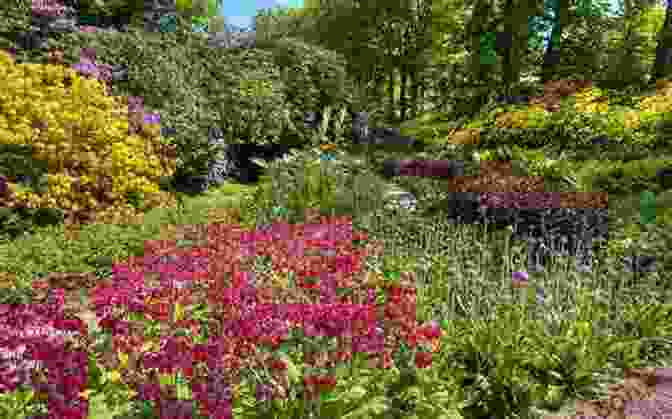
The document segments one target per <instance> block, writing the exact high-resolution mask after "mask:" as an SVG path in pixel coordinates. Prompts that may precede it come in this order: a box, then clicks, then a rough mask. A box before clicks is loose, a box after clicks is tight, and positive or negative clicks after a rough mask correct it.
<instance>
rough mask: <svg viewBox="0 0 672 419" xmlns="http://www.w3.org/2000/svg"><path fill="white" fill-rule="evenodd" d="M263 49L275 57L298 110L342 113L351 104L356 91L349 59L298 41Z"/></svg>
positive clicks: (279, 41)
mask: <svg viewBox="0 0 672 419" xmlns="http://www.w3.org/2000/svg"><path fill="white" fill-rule="evenodd" d="M259 48H261V49H264V50H268V51H269V52H270V53H271V54H272V57H273V61H274V63H275V65H277V66H278V67H279V68H280V71H281V74H282V79H283V81H284V84H285V86H286V95H287V102H288V103H290V104H291V105H292V106H293V107H294V109H298V110H301V111H309V110H318V109H324V108H325V107H326V106H331V107H332V108H333V109H340V108H341V107H343V106H347V105H349V104H350V103H351V100H352V96H351V95H352V91H353V90H354V88H353V85H352V81H351V80H349V78H348V74H347V72H346V62H345V59H344V58H343V57H342V56H340V55H338V54H337V53H335V52H332V51H329V50H326V49H324V48H322V47H318V46H315V45H311V44H309V43H307V42H304V41H301V40H299V39H296V38H292V39H290V38H283V39H277V40H269V41H263V42H260V43H259Z"/></svg>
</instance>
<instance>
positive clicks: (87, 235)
mask: <svg viewBox="0 0 672 419" xmlns="http://www.w3.org/2000/svg"><path fill="white" fill-rule="evenodd" d="M418 182H419V183H423V184H427V185H428V186H427V187H429V188H432V187H433V188H436V189H439V188H440V183H437V182H438V181H432V180H424V179H421V180H418ZM432 185H434V186H432ZM254 190H255V187H242V186H239V185H233V184H227V185H225V186H224V187H222V188H219V189H217V190H214V191H212V192H209V193H208V194H207V195H205V196H202V197H198V198H194V199H189V200H187V204H186V206H185V208H184V210H183V211H182V212H178V211H176V210H175V209H174V208H164V209H156V210H153V211H151V212H149V213H148V214H146V215H145V217H144V221H143V222H142V224H139V225H87V226H84V227H82V229H81V231H80V232H79V237H78V238H77V239H76V240H66V239H64V231H63V229H62V227H51V228H47V229H44V230H42V231H39V232H37V233H35V234H33V235H30V236H27V237H23V238H20V239H17V240H15V241H13V242H6V243H2V244H0V266H3V269H4V270H6V271H7V272H12V273H14V274H15V279H16V282H17V283H18V284H24V285H27V284H29V283H30V281H31V280H32V279H33V278H36V277H39V276H42V275H44V274H48V273H50V272H89V271H91V269H92V264H91V260H93V259H95V258H96V257H99V256H109V257H113V258H114V259H115V260H123V259H125V258H127V257H129V256H130V255H132V254H137V253H138V252H140V251H141V249H142V245H143V243H144V241H146V240H155V239H158V238H159V237H160V235H161V232H162V227H163V228H165V227H166V226H167V225H168V224H170V225H174V226H176V228H177V229H178V231H179V229H180V228H181V226H184V225H194V224H207V223H209V222H211V221H210V220H209V218H208V210H209V209H217V208H226V207H238V206H239V202H240V199H241V198H242V197H243V196H244V195H245V194H250V193H252V192H253V191H254ZM635 199H636V194H634V193H633V194H624V195H623V196H619V197H615V199H614V200H612V198H611V196H610V203H611V202H614V203H618V204H617V205H616V206H615V207H614V210H615V211H616V212H614V214H617V215H618V216H617V217H614V218H615V220H614V221H613V229H612V230H610V232H611V234H612V239H610V240H611V241H612V242H613V243H616V242H620V241H622V240H624V239H625V238H627V237H628V236H630V237H634V241H635V247H637V248H643V249H649V250H650V251H651V252H653V253H655V254H656V255H658V256H660V258H661V259H664V258H665V253H666V251H665V249H669V248H670V246H669V244H670V233H669V230H667V231H666V229H665V226H664V225H662V224H660V223H658V224H652V225H646V226H640V225H637V223H638V222H637V220H636V219H637V213H636V200H635ZM380 211H383V210H380ZM380 211H379V210H375V211H372V212H369V213H363V214H352V217H353V223H354V224H355V225H356V226H357V227H358V228H359V229H364V230H367V231H368V232H369V233H370V235H371V236H372V237H373V238H376V239H379V240H381V241H382V242H383V243H384V244H385V257H383V258H372V259H371V260H369V262H368V263H369V265H368V267H367V269H368V270H380V269H382V268H383V267H385V266H387V267H389V266H394V267H397V268H400V269H405V270H410V271H413V272H415V274H416V278H417V288H418V309H417V317H418V321H419V322H421V323H422V322H424V321H428V320H432V319H434V320H447V321H449V324H451V325H453V327H454V329H451V330H450V331H449V332H448V336H447V337H446V342H448V343H450V342H453V340H454V341H455V342H460V343H459V344H458V343H455V346H454V347H451V346H450V345H448V347H447V349H446V350H445V352H443V353H442V355H443V356H442V361H441V362H440V363H439V364H440V365H447V364H446V363H447V362H448V361H447V360H446V358H450V357H452V356H453V355H451V354H456V353H459V352H460V351H462V352H465V351H467V349H466V348H471V349H472V350H473V352H474V353H477V352H482V353H484V354H487V353H497V352H498V351H500V350H502V351H504V350H506V351H513V352H515V356H516V357H518V358H515V359H518V362H519V363H518V364H517V366H520V365H522V364H524V363H525V361H532V360H535V359H539V358H543V357H547V358H548V359H551V358H552V357H553V354H555V353H556V352H555V351H557V350H558V349H557V348H555V347H553V345H552V344H550V343H549V346H548V347H539V348H536V350H534V351H529V352H525V350H523V349H524V348H528V349H529V346H525V345H521V348H519V349H518V352H516V349H515V344H513V343H512V342H515V341H516V339H515V337H516V336H518V337H519V336H527V337H528V338H529V339H536V340H537V341H539V342H543V341H544V340H545V339H547V340H548V341H549V342H551V341H553V340H552V339H553V337H556V338H557V339H559V340H557V341H553V342H560V341H561V337H563V336H564V339H566V341H567V342H569V341H572V339H575V338H571V336H572V333H576V330H577V329H578V328H579V325H580V322H581V321H584V320H585V321H588V322H589V323H591V324H592V326H593V327H594V332H593V333H594V337H595V339H592V340H591V339H588V338H586V339H587V340H584V341H579V340H574V341H572V342H575V343H576V346H575V347H574V348H575V350H576V351H577V354H578V352H579V349H580V348H582V347H583V348H585V349H586V350H587V351H588V352H587V353H591V354H599V353H601V352H603V351H605V350H606V349H605V347H606V346H601V344H600V343H599V342H600V340H599V339H598V338H597V337H598V336H600V337H605V338H606V337H622V338H623V340H624V341H626V340H628V339H634V340H636V341H640V342H643V341H644V340H645V338H647V337H648V338H652V337H657V336H664V335H663V333H669V331H670V330H669V325H670V324H672V322H670V319H669V315H670V314H669V312H668V314H667V316H662V317H660V318H656V319H654V320H651V319H650V318H648V320H647V318H645V317H641V316H640V317H637V316H638V314H637V313H638V312H637V309H638V308H641V307H647V306H648V307H651V306H652V305H653V306H655V307H663V306H664V305H665V303H666V302H667V301H669V300H670V296H671V295H672V287H670V286H669V271H667V270H665V269H660V268H659V270H658V271H657V272H654V273H650V274H647V275H645V276H635V274H632V273H627V272H625V271H624V270H623V269H622V268H621V267H620V261H619V260H618V259H617V258H616V256H615V255H610V254H609V253H608V252H607V251H606V249H605V248H604V247H603V248H601V249H600V250H599V251H598V252H597V254H596V261H595V263H594V268H593V271H592V272H590V273H579V272H576V271H575V270H574V268H573V266H574V265H573V263H572V262H571V260H569V258H554V259H553V260H552V263H551V265H550V266H547V270H546V272H544V273H542V274H534V275H532V277H531V278H530V282H531V283H532V284H533V285H534V287H536V288H537V289H539V288H541V289H543V290H544V291H545V301H544V302H543V304H542V303H538V304H537V305H533V306H532V307H530V308H529V309H530V312H528V313H527V314H528V315H529V316H530V317H529V318H528V319H527V320H525V321H524V322H522V323H515V322H513V321H511V320H510V319H509V318H507V317H505V316H503V315H502V314H501V312H500V309H502V308H506V307H511V306H512V305H514V306H515V305H516V304H518V302H519V294H517V293H515V292H513V290H512V289H511V275H512V273H513V272H516V271H524V270H525V266H526V252H525V248H524V247H523V245H522V244H521V243H516V242H510V241H509V240H508V239H507V237H508V235H507V234H505V232H501V231H498V232H493V231H489V230H488V229H487V228H484V227H483V226H464V225H462V226H456V225H453V224H450V223H448V222H446V220H445V219H443V218H442V217H441V215H440V214H439V215H437V216H432V217H430V216H427V215H426V214H424V213H423V212H422V211H418V213H416V214H401V213H396V214H392V213H389V212H380ZM610 211H611V208H610ZM633 227H634V230H633ZM633 231H636V236H633V235H632V232H633ZM101 275H103V274H101ZM580 290H590V291H591V292H592V296H593V297H594V299H595V300H594V301H593V302H592V303H585V302H584V301H583V300H582V295H583V294H581V293H580ZM666 307H667V306H666ZM647 322H648V323H647ZM533 325H537V326H538V327H534V326H533ZM488 333H492V335H489V334H488ZM497 333H499V334H501V339H498V338H497V336H498V335H497ZM466 335H469V336H472V338H473V339H474V343H473V346H469V345H471V344H468V343H466V342H467V340H465V339H464V338H463V337H464V336H466ZM459 336H462V337H459ZM479 336H481V337H483V336H486V337H487V336H490V337H491V339H490V340H487V338H485V337H483V339H485V340H482V341H480V342H477V340H478V339H479ZM458 337H459V338H458ZM507 337H508V338H507ZM507 339H509V340H507ZM459 345H462V346H459ZM507 345H513V347H514V348H513V349H512V347H511V346H507ZM605 345H606V344H605ZM556 355H557V354H556ZM577 356H578V355H577ZM596 356H597V355H596ZM511 359H514V358H513V355H512V358H511ZM596 359H598V361H595V362H592V363H591V361H590V359H588V358H579V360H578V361H575V362H576V363H575V365H556V366H557V367H558V369H560V370H562V369H563V368H566V369H571V368H570V367H576V368H577V371H580V372H588V373H595V374H596V378H595V380H594V381H590V382H585V383H583V384H582V385H576V386H575V384H577V383H576V382H572V380H573V379H576V377H574V378H572V377H569V376H567V377H565V378H566V379H567V380H568V381H566V382H565V384H561V385H560V388H562V389H563V390H564V391H566V392H565V393H563V396H562V397H561V398H560V399H559V400H554V401H548V400H546V401H544V397H545V396H543V397H542V395H545V394H546V393H544V392H539V393H534V397H537V399H535V408H534V410H533V412H534V415H535V416H536V417H541V416H542V415H543V414H550V413H552V414H572V407H573V404H574V401H575V400H578V399H589V398H599V397H603V396H604V394H605V390H606V386H607V385H608V384H611V383H615V382H620V381H621V379H622V377H623V369H624V368H625V367H628V366H634V365H632V363H633V362H634V360H636V362H638V363H641V365H645V366H658V367H670V366H672V351H670V346H669V345H668V346H664V347H656V348H654V347H648V346H647V347H643V348H642V350H641V351H640V352H638V353H637V354H636V357H635V358H634V360H633V358H631V359H629V360H628V361H627V362H625V361H622V360H621V361H619V358H618V356H617V351H615V352H613V353H611V354H610V356H609V357H608V361H609V362H602V363H600V361H599V359H606V358H596ZM501 365H505V364H501ZM545 365H552V362H550V361H548V362H547V364H545ZM439 369H440V367H437V368H436V370H434V369H433V371H434V372H435V373H436V372H437V371H439ZM512 371H513V370H512ZM566 373H567V371H559V372H558V374H566ZM386 374H388V373H386ZM512 374H514V375H521V376H522V375H524V374H523V373H522V372H520V371H518V372H515V373H512ZM393 375H394V374H393V373H391V372H390V373H389V377H388V378H386V380H392V376H393ZM486 375H487V374H486ZM491 378H492V377H491ZM509 378H511V377H509ZM456 379H457V378H455V377H452V378H451V377H447V376H445V375H444V376H441V377H439V378H437V380H439V381H437V382H446V383H449V385H450V386H458V384H457V381H455V380H456ZM492 379H493V380H495V379H494V378H492ZM499 380H500V381H497V382H506V377H505V378H501V377H500V378H499ZM386 382H387V381H386ZM450 388H453V389H454V388H457V387H450ZM249 397H253V395H249ZM96 406H98V407H94V410H95V409H99V413H94V414H93V415H92V416H91V417H93V418H97V419H98V418H108V417H110V416H109V414H106V413H103V411H104V410H105V409H104V408H101V407H100V406H99V405H96ZM457 408H458V406H457V405H455V404H452V405H451V409H452V410H451V415H455V417H459V413H458V410H456V409H457ZM408 417H419V416H410V414H409V416H408Z"/></svg>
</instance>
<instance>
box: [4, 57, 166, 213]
mask: <svg viewBox="0 0 672 419" xmlns="http://www.w3.org/2000/svg"><path fill="white" fill-rule="evenodd" d="M66 79H69V81H70V83H69V85H68V86H67V87H66V85H65V80H66ZM127 118H128V112H127V110H125V109H124V106H122V102H121V100H119V99H118V98H114V97H109V96H107V95H106V87H105V84H104V83H102V82H100V81H98V80H95V79H87V78H84V77H80V76H79V75H78V74H77V72H76V71H74V70H73V69H70V68H65V67H63V66H60V65H52V64H48V65H42V64H32V63H25V64H16V63H15V62H14V60H13V58H12V57H11V55H9V54H8V53H6V52H4V51H0V143H2V144H30V145H32V146H33V149H34V153H33V158H35V159H36V160H43V161H45V162H47V166H48V168H49V175H48V182H49V190H48V192H46V193H45V194H43V195H41V196H38V195H37V194H36V193H33V192H30V191H27V192H22V193H20V194H17V198H18V199H19V200H22V201H23V202H26V203H28V204H29V205H31V206H43V205H49V206H53V205H58V207H60V208H63V209H77V208H82V207H87V208H92V207H93V208H97V207H98V206H99V205H100V204H103V202H98V201H97V200H96V199H95V198H94V195H97V196H101V193H103V192H105V193H106V194H103V195H104V196H105V197H106V198H105V199H107V200H109V201H108V202H105V204H106V205H105V207H108V206H109V205H110V204H119V205H123V204H125V202H126V194H127V193H129V192H144V193H146V194H161V193H163V192H161V193H160V192H159V188H158V181H159V178H160V177H161V176H171V175H172V174H173V173H174V170H175V164H174V162H168V161H165V160H164V161H162V160H161V158H160V155H159V154H158V147H159V142H160V138H159V136H158V133H157V132H156V129H155V128H156V127H152V129H150V130H148V132H149V133H150V134H146V135H145V134H144V132H143V135H142V136H141V135H138V134H136V135H129V134H128V119H127ZM162 163H164V164H162ZM106 178H111V179H112V185H105V184H103V182H100V181H102V180H103V179H106ZM76 180H78V181H79V182H78V183H79V186H78V187H79V188H80V189H79V190H75V189H76V188H75V187H74V186H73V185H74V184H75V183H76V182H75V181H76ZM153 199H154V201H157V199H156V197H154V198H153ZM159 200H160V199H159Z"/></svg>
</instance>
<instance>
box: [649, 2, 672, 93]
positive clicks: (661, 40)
mask: <svg viewBox="0 0 672 419" xmlns="http://www.w3.org/2000/svg"><path fill="white" fill-rule="evenodd" d="M671 75H672V0H667V9H666V10H665V22H664V23H663V27H662V28H660V32H659V33H658V45H657V46H656V61H655V62H654V64H653V74H652V80H658V79H662V78H666V77H670V76H671Z"/></svg>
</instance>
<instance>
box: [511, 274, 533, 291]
mask: <svg viewBox="0 0 672 419" xmlns="http://www.w3.org/2000/svg"><path fill="white" fill-rule="evenodd" d="M511 278H512V285H513V287H514V288H524V287H527V285H528V283H529V278H530V277H529V275H528V274H527V272H522V271H516V272H513V274H511Z"/></svg>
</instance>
